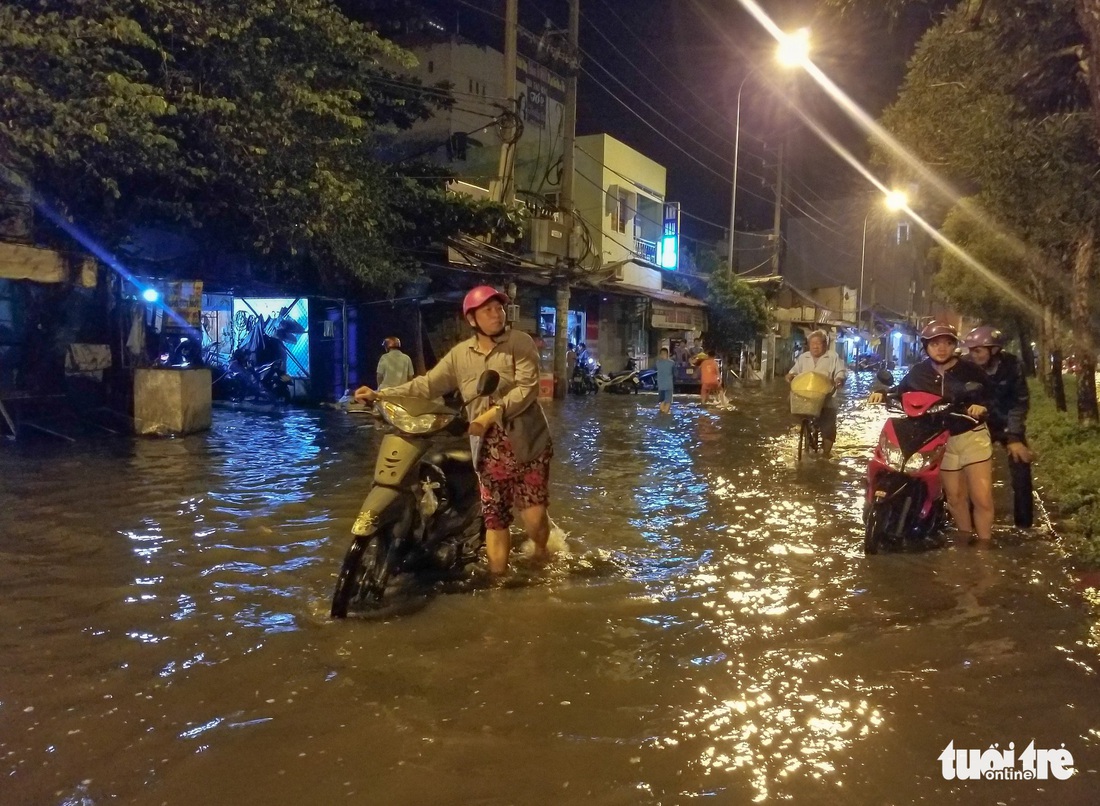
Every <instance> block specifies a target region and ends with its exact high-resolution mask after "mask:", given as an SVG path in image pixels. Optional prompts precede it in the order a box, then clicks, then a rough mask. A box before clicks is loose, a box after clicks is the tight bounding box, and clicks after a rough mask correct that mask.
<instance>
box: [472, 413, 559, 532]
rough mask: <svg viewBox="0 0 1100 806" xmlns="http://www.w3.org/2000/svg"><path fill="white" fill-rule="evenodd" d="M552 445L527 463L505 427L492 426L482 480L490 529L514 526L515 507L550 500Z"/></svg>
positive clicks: (483, 458)
mask: <svg viewBox="0 0 1100 806" xmlns="http://www.w3.org/2000/svg"><path fill="white" fill-rule="evenodd" d="M553 455H554V449H553V446H552V445H547V446H546V450H544V451H543V452H542V453H540V454H539V455H538V456H536V457H535V458H534V459H532V460H531V461H530V462H527V463H526V464H522V465H521V464H517V463H516V455H515V453H513V452H512V442H511V440H510V439H508V435H507V434H505V433H504V430H503V429H502V428H498V427H494V428H490V429H489V431H488V432H487V433H486V434H485V441H484V442H482V444H481V456H480V458H479V459H478V468H477V471H478V480H479V482H480V487H481V509H482V512H483V514H484V516H485V528H486V529H507V528H508V527H509V526H511V525H512V509H513V507H514V508H515V509H518V510H520V511H523V510H525V509H527V508H529V507H534V506H540V505H541V506H546V505H547V504H548V503H550V457H551V456H553Z"/></svg>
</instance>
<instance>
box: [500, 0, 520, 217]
mask: <svg viewBox="0 0 1100 806" xmlns="http://www.w3.org/2000/svg"><path fill="white" fill-rule="evenodd" d="M518 36H519V0H505V9H504V97H505V98H507V99H508V111H509V112H511V113H512V114H513V115H516V114H517V113H518V111H519V110H518V105H517V103H516V68H517V64H516V62H517V57H516V40H517V38H518ZM515 122H516V118H515V117H513V118H512V120H510V121H509V122H508V124H509V125H508V126H505V127H503V128H504V131H505V137H504V140H503V142H502V143H501V144H500V167H499V170H498V171H497V175H498V176H499V177H500V201H501V203H502V204H511V203H512V201H513V199H514V198H515V191H516V188H515V182H514V181H513V174H514V171H515V164H516V160H515V158H516V143H515V142H514V140H515V138H514V136H512V135H514V127H515Z"/></svg>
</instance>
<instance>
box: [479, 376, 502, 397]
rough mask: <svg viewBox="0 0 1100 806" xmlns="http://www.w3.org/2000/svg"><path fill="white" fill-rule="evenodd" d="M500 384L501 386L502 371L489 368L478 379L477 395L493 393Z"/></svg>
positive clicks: (482, 395) (483, 395)
mask: <svg viewBox="0 0 1100 806" xmlns="http://www.w3.org/2000/svg"><path fill="white" fill-rule="evenodd" d="M498 386H500V373H498V372H497V371H496V370H495V369H487V370H485V371H484V372H483V373H481V377H480V378H478V379H477V396H478V397H485V396H486V395H491V394H492V393H493V392H495V391H496V390H497V387H498Z"/></svg>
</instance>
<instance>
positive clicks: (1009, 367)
mask: <svg viewBox="0 0 1100 806" xmlns="http://www.w3.org/2000/svg"><path fill="white" fill-rule="evenodd" d="M963 341H964V342H965V343H966V346H967V348H968V349H969V351H970V352H968V353H967V356H966V357H967V359H968V360H969V361H971V362H973V363H974V364H975V365H976V366H978V367H981V368H982V369H983V370H985V373H986V374H987V375H988V376H989V381H990V383H991V384H992V386H993V399H992V401H991V404H992V405H991V406H990V409H989V430H990V433H991V435H992V437H993V441H994V442H999V443H1001V444H1002V445H1004V446H1005V450H1006V451H1007V452H1008V470H1009V476H1010V478H1011V479H1012V497H1013V506H1012V510H1013V511H1012V514H1013V520H1014V521H1015V523H1016V525H1017V526H1019V527H1021V528H1023V529H1027V528H1030V527H1031V525H1032V523H1033V522H1034V501H1033V499H1034V493H1033V486H1032V480H1031V462H1032V461H1033V460H1034V458H1035V457H1034V455H1033V454H1032V452H1031V449H1030V448H1028V446H1027V427H1026V421H1027V410H1028V407H1029V405H1030V402H1031V401H1030V396H1029V394H1028V388H1027V380H1026V379H1025V378H1024V372H1023V367H1022V366H1021V365H1020V359H1018V358H1017V357H1016V356H1014V355H1012V354H1011V353H1006V352H1004V335H1003V334H1002V333H1001V331H999V330H997V329H996V328H993V327H990V326H989V325H982V326H981V327H976V328H974V329H973V330H971V331H970V332H969V333H967V334H966V338H965V339H963Z"/></svg>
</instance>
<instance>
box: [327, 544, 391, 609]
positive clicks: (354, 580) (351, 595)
mask: <svg viewBox="0 0 1100 806" xmlns="http://www.w3.org/2000/svg"><path fill="white" fill-rule="evenodd" d="M392 543H393V541H392V540H383V539H382V538H381V537H379V536H378V535H374V536H373V537H357V538H355V540H353V541H352V543H351V546H350V547H349V548H348V551H347V554H345V555H344V564H343V566H341V568H340V576H339V577H337V579H336V589H335V590H334V591H333V593H332V612H331V615H332V617H333V618H346V617H347V615H348V608H349V607H350V605H351V604H353V603H356V604H358V603H360V602H362V603H366V604H378V603H379V602H380V601H382V594H384V593H385V591H386V582H387V580H388V579H389V576H390V570H391V569H390V566H391V564H392V562H393V556H392V554H393V552H392V551H391V546H392Z"/></svg>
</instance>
